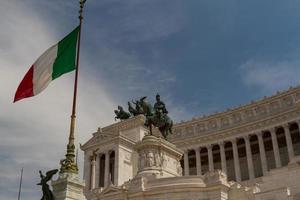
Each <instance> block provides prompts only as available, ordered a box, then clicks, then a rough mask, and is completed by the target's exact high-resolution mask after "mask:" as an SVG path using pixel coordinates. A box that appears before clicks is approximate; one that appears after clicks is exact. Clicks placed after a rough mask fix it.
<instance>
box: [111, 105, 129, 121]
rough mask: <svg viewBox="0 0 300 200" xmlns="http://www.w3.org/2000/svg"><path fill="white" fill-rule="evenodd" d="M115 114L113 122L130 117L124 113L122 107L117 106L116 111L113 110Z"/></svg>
mask: <svg viewBox="0 0 300 200" xmlns="http://www.w3.org/2000/svg"><path fill="white" fill-rule="evenodd" d="M115 114H116V117H115V120H116V119H120V120H124V119H128V118H129V117H130V113H128V112H126V111H124V109H123V107H122V106H118V110H115Z"/></svg>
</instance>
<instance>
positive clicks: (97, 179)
mask: <svg viewBox="0 0 300 200" xmlns="http://www.w3.org/2000/svg"><path fill="white" fill-rule="evenodd" d="M101 155H102V154H97V159H96V160H97V161H96V167H95V169H96V173H95V179H96V180H95V187H100V178H101V177H100V158H101Z"/></svg>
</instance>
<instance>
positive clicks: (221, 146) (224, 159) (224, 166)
mask: <svg viewBox="0 0 300 200" xmlns="http://www.w3.org/2000/svg"><path fill="white" fill-rule="evenodd" d="M219 146H220V155H221V168H222V171H223V172H224V173H225V174H227V166H226V155H225V148H224V142H219Z"/></svg>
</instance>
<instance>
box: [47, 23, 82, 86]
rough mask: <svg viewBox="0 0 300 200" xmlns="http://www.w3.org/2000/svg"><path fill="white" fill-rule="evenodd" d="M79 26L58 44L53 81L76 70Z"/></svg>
mask: <svg viewBox="0 0 300 200" xmlns="http://www.w3.org/2000/svg"><path fill="white" fill-rule="evenodd" d="M78 33H79V26H78V27H77V28H75V29H74V30H73V31H72V32H71V33H70V34H69V35H67V36H66V37H65V38H64V39H62V40H61V41H60V42H59V43H58V50H57V57H56V59H55V62H54V64H53V71H52V80H54V79H56V78H58V77H60V76H61V75H63V74H65V73H67V72H70V71H72V70H74V69H75V68H76V49H77V38H78Z"/></svg>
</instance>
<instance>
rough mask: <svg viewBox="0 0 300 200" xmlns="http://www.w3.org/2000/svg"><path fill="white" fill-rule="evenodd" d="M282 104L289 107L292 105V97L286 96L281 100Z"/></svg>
mask: <svg viewBox="0 0 300 200" xmlns="http://www.w3.org/2000/svg"><path fill="white" fill-rule="evenodd" d="M282 104H283V105H284V106H291V105H293V97H292V96H287V97H285V98H283V99H282Z"/></svg>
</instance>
